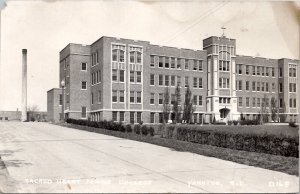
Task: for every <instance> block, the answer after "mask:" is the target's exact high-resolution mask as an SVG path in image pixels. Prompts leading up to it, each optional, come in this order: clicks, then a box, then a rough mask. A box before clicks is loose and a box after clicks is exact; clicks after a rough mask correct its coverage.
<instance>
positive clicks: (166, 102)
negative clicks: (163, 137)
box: [163, 87, 170, 123]
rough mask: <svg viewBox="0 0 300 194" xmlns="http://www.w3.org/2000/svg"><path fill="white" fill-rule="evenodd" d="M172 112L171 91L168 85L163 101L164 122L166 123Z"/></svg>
mask: <svg viewBox="0 0 300 194" xmlns="http://www.w3.org/2000/svg"><path fill="white" fill-rule="evenodd" d="M169 114H170V92H169V88H167V87H166V89H165V93H164V101H163V122H164V123H166V122H168V120H169Z"/></svg>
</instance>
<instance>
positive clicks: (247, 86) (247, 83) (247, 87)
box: [246, 81, 250, 91]
mask: <svg viewBox="0 0 300 194" xmlns="http://www.w3.org/2000/svg"><path fill="white" fill-rule="evenodd" d="M249 90H250V89H249V81H246V91H249Z"/></svg>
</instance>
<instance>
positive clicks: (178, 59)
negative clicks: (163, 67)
mask: <svg viewBox="0 0 300 194" xmlns="http://www.w3.org/2000/svg"><path fill="white" fill-rule="evenodd" d="M177 69H181V59H180V58H177Z"/></svg>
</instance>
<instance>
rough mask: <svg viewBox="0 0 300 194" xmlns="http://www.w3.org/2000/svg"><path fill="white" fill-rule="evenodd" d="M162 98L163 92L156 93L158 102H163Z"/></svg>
mask: <svg viewBox="0 0 300 194" xmlns="http://www.w3.org/2000/svg"><path fill="white" fill-rule="evenodd" d="M163 99H164V96H163V94H161V93H160V94H158V104H163Z"/></svg>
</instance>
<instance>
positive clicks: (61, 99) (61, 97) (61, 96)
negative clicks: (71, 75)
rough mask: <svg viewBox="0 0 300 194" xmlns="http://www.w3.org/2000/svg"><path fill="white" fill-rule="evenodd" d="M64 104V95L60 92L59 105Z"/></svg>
mask: <svg viewBox="0 0 300 194" xmlns="http://www.w3.org/2000/svg"><path fill="white" fill-rule="evenodd" d="M62 104H63V95H62V94H60V95H59V105H62Z"/></svg>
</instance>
